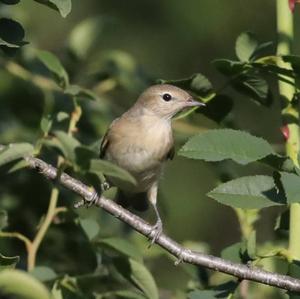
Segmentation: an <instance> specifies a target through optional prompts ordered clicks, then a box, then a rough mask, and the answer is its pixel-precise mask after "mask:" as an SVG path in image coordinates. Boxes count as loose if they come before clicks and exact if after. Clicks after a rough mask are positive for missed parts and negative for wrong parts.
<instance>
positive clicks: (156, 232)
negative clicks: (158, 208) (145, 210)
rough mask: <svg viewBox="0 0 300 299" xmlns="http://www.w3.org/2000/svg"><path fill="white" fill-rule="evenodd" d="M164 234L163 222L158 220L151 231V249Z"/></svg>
mask: <svg viewBox="0 0 300 299" xmlns="http://www.w3.org/2000/svg"><path fill="white" fill-rule="evenodd" d="M162 232H163V224H162V221H161V220H160V219H158V220H157V222H156V223H155V225H154V226H153V227H152V229H151V231H150V234H149V240H151V242H150V244H149V246H148V248H150V247H151V246H152V245H153V244H154V243H155V242H156V241H157V239H158V238H159V236H160V235H161V234H162Z"/></svg>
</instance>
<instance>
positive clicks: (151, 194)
mask: <svg viewBox="0 0 300 299" xmlns="http://www.w3.org/2000/svg"><path fill="white" fill-rule="evenodd" d="M157 188H158V186H157V183H155V184H154V185H153V186H152V187H151V188H150V189H149V191H148V200H149V202H150V203H151V205H152V207H153V209H154V212H155V215H156V219H157V220H156V223H155V224H154V226H153V228H152V230H151V232H150V234H149V238H150V239H151V243H150V246H151V245H153V244H154V243H155V241H156V240H157V239H158V237H159V236H160V235H161V233H162V231H163V224H162V221H161V218H160V215H159V212H158V209H157V204H156V202H157Z"/></svg>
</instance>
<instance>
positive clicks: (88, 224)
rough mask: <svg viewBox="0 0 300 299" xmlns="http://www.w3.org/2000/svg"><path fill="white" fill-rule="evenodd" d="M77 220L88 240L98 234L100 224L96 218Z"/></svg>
mask: <svg viewBox="0 0 300 299" xmlns="http://www.w3.org/2000/svg"><path fill="white" fill-rule="evenodd" d="M79 222H80V225H81V227H82V229H83V230H84V232H85V234H86V235H87V237H88V238H89V240H90V241H91V240H92V239H93V238H95V237H96V236H97V235H98V233H99V231H100V226H99V223H98V222H97V221H96V220H94V219H80V220H79Z"/></svg>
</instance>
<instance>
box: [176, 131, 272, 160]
mask: <svg viewBox="0 0 300 299" xmlns="http://www.w3.org/2000/svg"><path fill="white" fill-rule="evenodd" d="M270 154H274V151H273V149H272V147H271V145H270V144H269V143H268V142H267V141H265V140H264V139H262V138H258V137H255V136H253V135H250V134H249V133H247V132H242V131H238V130H232V129H220V130H209V131H207V132H205V133H202V134H199V135H196V136H193V137H192V138H191V139H190V140H189V141H188V142H187V143H186V144H185V145H184V146H183V147H182V148H181V149H180V151H179V155H181V156H185V157H188V158H193V159H203V160H205V161H222V160H225V159H232V160H234V161H235V162H237V163H240V164H243V165H245V164H248V163H250V162H253V161H256V160H259V159H262V158H264V157H266V156H267V155H270Z"/></svg>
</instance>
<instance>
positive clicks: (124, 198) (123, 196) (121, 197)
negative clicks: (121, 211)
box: [116, 189, 149, 212]
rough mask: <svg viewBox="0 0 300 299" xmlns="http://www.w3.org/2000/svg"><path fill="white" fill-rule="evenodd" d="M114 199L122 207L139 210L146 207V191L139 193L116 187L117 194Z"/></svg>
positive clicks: (141, 210) (144, 209)
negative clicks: (127, 191)
mask: <svg viewBox="0 0 300 299" xmlns="http://www.w3.org/2000/svg"><path fill="white" fill-rule="evenodd" d="M116 201H117V203H118V204H119V205H121V206H122V207H123V208H126V209H128V208H130V207H132V208H133V209H135V210H137V211H139V212H144V211H146V210H147V209H148V207H149V204H148V198H147V193H146V192H141V193H126V192H123V191H122V190H120V189H118V192H117V195H116Z"/></svg>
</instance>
